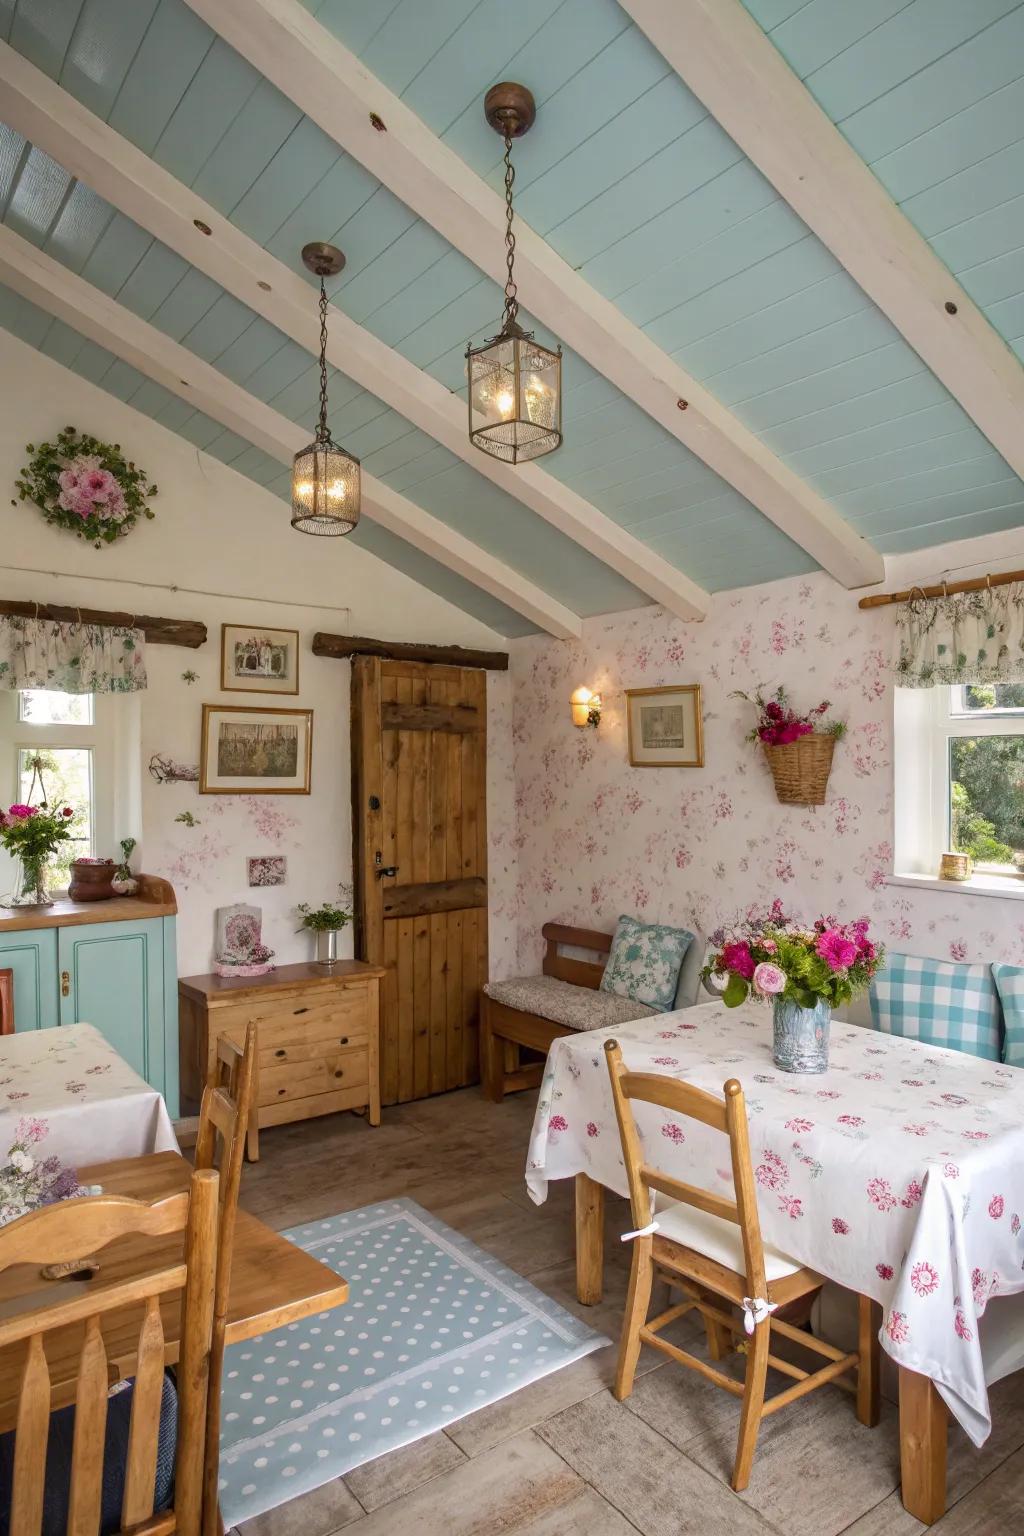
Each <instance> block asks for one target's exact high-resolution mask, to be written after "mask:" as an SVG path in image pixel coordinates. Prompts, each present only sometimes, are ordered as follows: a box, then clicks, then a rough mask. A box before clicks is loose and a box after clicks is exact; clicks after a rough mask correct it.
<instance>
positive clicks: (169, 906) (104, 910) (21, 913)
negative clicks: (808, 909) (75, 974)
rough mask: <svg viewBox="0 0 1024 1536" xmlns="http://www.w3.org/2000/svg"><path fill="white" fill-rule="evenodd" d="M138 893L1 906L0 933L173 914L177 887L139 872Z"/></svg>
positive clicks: (175, 905)
mask: <svg viewBox="0 0 1024 1536" xmlns="http://www.w3.org/2000/svg"><path fill="white" fill-rule="evenodd" d="M138 881H139V893H138V895H137V896H112V897H111V898H110V900H109V901H68V900H67V899H66V898H65V899H64V900H62V901H55V902H54V904H53V906H52V907H0V933H19V932H24V931H25V930H26V929H29V928H77V927H80V926H82V925H84V924H86V923H131V922H138V920H139V919H140V918H144V917H173V916H174V915H175V913H176V912H177V910H178V903H177V901H176V900H175V898H174V887H173V886H172V885H171V883H170V881H168V880H161V878H160V876H159V875H139V876H138Z"/></svg>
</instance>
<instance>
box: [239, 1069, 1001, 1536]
mask: <svg viewBox="0 0 1024 1536" xmlns="http://www.w3.org/2000/svg"><path fill="white" fill-rule="evenodd" d="M533 1102H534V1095H533V1094H516V1095H514V1096H512V1097H510V1098H509V1099H507V1100H506V1101H505V1103H504V1104H501V1105H494V1104H489V1103H487V1102H486V1101H485V1100H484V1099H483V1097H482V1095H481V1094H480V1092H479V1090H478V1089H466V1090H465V1091H463V1092H461V1093H457V1094H446V1095H443V1096H441V1097H439V1098H436V1099H426V1100H422V1101H420V1102H418V1103H415V1104H407V1105H402V1106H398V1107H395V1108H391V1109H387V1110H385V1112H384V1122H383V1124H382V1125H381V1126H380V1127H379V1128H378V1129H377V1130H371V1129H370V1128H369V1127H368V1126H367V1125H366V1123H365V1121H364V1120H362V1119H359V1118H358V1117H356V1116H352V1115H333V1116H330V1117H328V1118H325V1119H323V1120H312V1121H308V1122H306V1123H304V1124H296V1125H292V1126H283V1127H280V1128H279V1129H277V1130H272V1131H266V1132H264V1133H262V1135H261V1137H260V1142H261V1159H260V1162H259V1163H258V1164H255V1165H252V1166H247V1168H246V1172H245V1175H244V1179H243V1185H242V1202H243V1204H244V1205H245V1206H246V1207H247V1208H248V1209H249V1210H251V1211H252V1212H254V1213H255V1214H256V1215H258V1216H260V1217H262V1218H263V1219H264V1220H265V1221H267V1222H269V1223H270V1224H271V1225H272V1226H275V1227H290V1226H295V1225H297V1224H298V1223H300V1222H304V1221H312V1220H316V1219H317V1218H319V1217H321V1216H327V1215H331V1214H333V1213H334V1212H337V1211H341V1210H345V1209H348V1208H350V1207H353V1206H359V1205H367V1204H369V1203H371V1202H372V1201H375V1200H385V1199H389V1198H393V1197H395V1196H398V1195H409V1196H411V1198H412V1199H414V1200H417V1201H419V1203H420V1204H421V1205H423V1206H425V1207H426V1209H427V1210H429V1211H431V1212H432V1213H433V1214H434V1215H435V1216H438V1217H440V1218H441V1220H443V1221H446V1222H448V1223H449V1224H450V1225H451V1226H453V1227H455V1228H456V1229H457V1230H458V1231H460V1232H464V1233H465V1234H466V1236H467V1237H470V1238H472V1239H473V1241H474V1242H476V1243H479V1245H480V1246H481V1247H482V1248H485V1249H487V1250H488V1251H489V1252H491V1253H493V1254H495V1255H497V1257H499V1258H500V1259H501V1260H503V1262H504V1263H506V1264H508V1265H509V1266H510V1268H512V1269H515V1270H517V1271H518V1272H519V1273H520V1274H522V1275H526V1276H528V1277H529V1279H530V1280H531V1281H532V1282H533V1284H534V1285H536V1286H537V1287H538V1288H539V1289H541V1290H543V1291H546V1292H547V1293H548V1294H549V1295H551V1296H554V1297H555V1298H556V1299H557V1300H558V1301H559V1302H561V1303H562V1305H563V1306H566V1307H568V1308H570V1309H572V1310H574V1311H577V1312H578V1313H579V1314H580V1315H581V1316H585V1317H586V1319H587V1321H588V1322H589V1323H590V1324H591V1325H592V1326H593V1327H595V1328H597V1329H598V1330H599V1331H601V1332H604V1333H607V1334H608V1335H609V1337H610V1338H616V1337H617V1334H618V1327H619V1322H620V1320H621V1316H622V1305H623V1299H624V1295H625V1285H626V1275H627V1270H628V1262H629V1254H628V1252H627V1251H626V1250H625V1248H623V1246H622V1245H620V1244H619V1243H618V1242H617V1241H616V1240H615V1239H616V1236H617V1234H618V1233H619V1232H620V1231H622V1230H624V1229H625V1227H626V1226H627V1225H628V1220H627V1217H628V1212H627V1210H626V1207H625V1206H624V1205H623V1204H620V1203H619V1202H618V1201H615V1200H610V1201H609V1202H608V1207H609V1210H608V1223H609V1228H608V1230H609V1242H608V1244H607V1250H608V1252H607V1273H606V1278H605V1299H604V1301H603V1302H602V1303H601V1304H600V1306H598V1307H588V1308H581V1307H580V1306H579V1305H578V1303H577V1301H576V1298H575V1292H574V1274H573V1257H572V1256H573V1232H572V1190H571V1188H570V1187H569V1186H568V1185H567V1184H562V1185H558V1186H555V1187H553V1189H552V1192H551V1194H550V1196H549V1198H548V1201H547V1203H546V1205H544V1206H542V1207H540V1208H538V1207H536V1206H534V1205H533V1203H532V1201H531V1200H530V1198H529V1196H528V1195H527V1193H526V1187H525V1184H524V1182H523V1165H524V1161H525V1154H526V1144H527V1137H528V1133H529V1128H530V1124H531V1121H532V1118H533ZM681 1326H682V1328H683V1330H684V1331H685V1336H686V1337H688V1339H693V1338H694V1337H695V1333H696V1332H697V1331H698V1330H696V1329H695V1327H694V1325H693V1324H692V1323H690V1321H689V1320H688V1319H687V1320H684V1323H683V1324H682V1325H681ZM689 1347H694V1348H698V1349H699V1348H700V1344H699V1343H697V1344H692V1345H690V1346H689ZM614 1354H615V1352H614V1349H613V1348H612V1347H609V1348H608V1349H606V1350H601V1351H599V1352H596V1353H595V1354H593V1355H590V1356H588V1357H587V1358H586V1359H583V1360H580V1361H577V1362H576V1363H575V1364H573V1365H571V1366H569V1367H568V1368H567V1369H566V1370H563V1371H559V1372H556V1373H555V1374H554V1375H553V1376H549V1377H547V1378H546V1379H545V1380H543V1381H540V1382H536V1383H534V1384H533V1385H532V1386H529V1387H527V1388H525V1389H524V1390H523V1391H521V1392H517V1393H515V1394H514V1395H513V1396H511V1397H509V1398H506V1399H505V1400H504V1401H502V1402H499V1403H495V1404H493V1405H492V1406H491V1407H488V1408H484V1409H481V1410H480V1411H479V1412H477V1413H475V1414H473V1415H471V1416H470V1417H469V1418H466V1419H463V1420H461V1422H459V1423H457V1424H453V1425H451V1426H450V1427H449V1428H448V1429H447V1430H444V1431H439V1432H438V1433H436V1434H433V1435H431V1436H429V1437H428V1438H427V1439H424V1440H420V1441H418V1442H417V1443H416V1444H414V1445H412V1446H409V1447H407V1448H405V1449H404V1450H400V1451H396V1452H393V1453H392V1454H391V1455H388V1456H383V1457H381V1458H380V1459H379V1460H378V1461H374V1462H369V1463H367V1465H365V1466H363V1467H359V1468H357V1469H356V1470H355V1471H354V1472H350V1473H349V1474H348V1476H347V1477H345V1478H342V1479H339V1480H337V1481H335V1482H333V1483H330V1484H327V1485H326V1486H325V1487H323V1488H320V1489H318V1490H317V1491H316V1492H315V1493H312V1494H306V1495H304V1496H303V1497H301V1498H298V1499H296V1500H294V1501H293V1502H292V1503H291V1504H286V1505H283V1506H282V1507H281V1508H279V1509H276V1510H274V1511H273V1512H271V1513H270V1514H267V1515H263V1516H261V1517H260V1518H259V1519H256V1520H252V1521H249V1522H247V1523H246V1525H245V1526H243V1527H242V1536H329V1533H331V1532H334V1531H340V1530H344V1531H346V1532H351V1533H352V1536H576V1533H579V1536H630V1533H636V1532H640V1533H642V1536H680V1533H683V1532H691V1531H692V1532H699V1533H700V1536H773V1533H774V1536H780V1533H781V1536H838V1533H839V1532H845V1533H846V1536H912V1533H913V1532H915V1531H923V1530H924V1529H925V1527H924V1526H922V1525H921V1524H920V1522H919V1521H917V1520H915V1519H913V1518H912V1517H911V1516H910V1515H908V1514H907V1513H906V1511H905V1510H904V1508H903V1506H902V1504H901V1502H900V1497H899V1489H898V1483H899V1461H898V1448H897V1418H896V1411H895V1408H894V1407H893V1406H892V1404H891V1403H886V1404H885V1405H884V1412H883V1417H882V1423H881V1425H880V1426H879V1428H878V1429H876V1430H867V1429H865V1428H863V1426H861V1425H859V1424H858V1423H857V1421H856V1419H855V1418H854V1416H853V1409H852V1404H851V1401H850V1399H849V1397H848V1396H847V1395H846V1394H845V1393H841V1392H839V1391H833V1390H832V1389H830V1388H828V1387H825V1388H823V1389H822V1390H821V1391H820V1392H816V1393H814V1394H813V1395H812V1396H811V1397H810V1398H808V1399H805V1400H803V1401H801V1402H797V1403H794V1404H792V1405H791V1406H790V1407H789V1408H788V1409H784V1410H783V1411H782V1412H781V1413H779V1414H778V1415H777V1416H775V1417H773V1418H771V1419H768V1420H767V1421H766V1422H765V1424H764V1426H763V1428H762V1431H761V1436H760V1440H759V1443H758V1451H757V1457H756V1459H755V1463H754V1472H753V1476H752V1478H751V1482H750V1487H749V1488H748V1489H747V1490H746V1491H745V1492H744V1493H743V1494H735V1493H733V1492H732V1490H731V1489H730V1487H729V1472H730V1469H731V1464H732V1457H733V1453H734V1449H735V1435H736V1428H737V1422H738V1420H737V1414H738V1406H737V1404H736V1402H735V1400H734V1399H732V1398H731V1397H729V1396H728V1395H727V1394H726V1393H724V1392H722V1391H720V1390H719V1389H717V1388H715V1387H713V1386H711V1385H710V1384H709V1383H706V1382H704V1381H703V1380H702V1379H701V1378H699V1377H697V1376H696V1375H694V1373H693V1372H690V1371H685V1370H683V1369H682V1368H680V1367H678V1366H674V1365H672V1364H671V1363H670V1362H668V1361H665V1360H664V1359H663V1358H662V1357H661V1356H658V1355H654V1354H653V1353H652V1352H650V1351H645V1353H644V1356H643V1357H642V1359H641V1373H640V1376H639V1378H638V1381H637V1385H636V1388H635V1390H634V1392H633V1395H632V1397H631V1398H630V1399H629V1401H628V1402H626V1403H617V1402H616V1401H615V1400H614V1398H613V1397H612V1395H611V1393H610V1392H609V1390H608V1385H609V1382H610V1380H611V1376H612V1372H613V1364H614ZM993 1406H994V1417H995V1428H994V1430H993V1433H992V1435H991V1437H990V1439H989V1441H988V1442H987V1444H986V1445H985V1446H984V1448H983V1449H982V1450H981V1451H977V1450H975V1449H974V1448H973V1447H972V1446H971V1445H970V1443H969V1442H968V1441H967V1439H966V1437H965V1436H964V1435H963V1434H962V1433H961V1432H960V1431H959V1429H956V1428H954V1429H953V1430H952V1432H951V1436H950V1458H949V1501H950V1504H949V1509H948V1512H947V1514H946V1515H945V1516H944V1518H943V1519H942V1520H941V1521H939V1523H938V1524H937V1525H935V1526H933V1527H932V1529H933V1531H934V1532H935V1533H936V1536H1011V1533H1013V1532H1016V1531H1024V1373H1020V1374H1018V1375H1016V1376H1014V1377H1011V1378H1009V1379H1008V1380H1006V1381H1004V1382H1001V1383H1000V1384H999V1385H998V1386H997V1387H996V1388H995V1389H994V1391H993Z"/></svg>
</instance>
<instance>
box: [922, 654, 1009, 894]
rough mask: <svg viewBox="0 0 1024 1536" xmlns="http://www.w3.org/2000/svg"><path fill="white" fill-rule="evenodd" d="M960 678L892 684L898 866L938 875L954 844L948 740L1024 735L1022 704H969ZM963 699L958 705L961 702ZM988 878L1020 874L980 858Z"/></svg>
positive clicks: (978, 866)
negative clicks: (926, 685) (911, 684)
mask: <svg viewBox="0 0 1024 1536" xmlns="http://www.w3.org/2000/svg"><path fill="white" fill-rule="evenodd" d="M964 686H966V685H962V684H944V685H942V686H939V687H936V688H897V689H895V690H894V701H895V702H894V720H893V727H894V728H893V773H894V794H893V813H894V821H895V826H894V849H893V851H894V870H895V873H896V874H897V875H911V876H935V875H937V873H938V869H939V861H940V859H941V857H942V854H943V853H944V852H946V851H947V849H948V848H949V847H950V841H951V826H950V797H951V785H950V772H949V745H950V742H951V741H953V740H955V739H956V738H958V737H975V738H977V737H984V736H1024V709H992V710H969V709H967V708H966V706H965V705H964V703H963V688H964ZM958 705H959V707H957V706H958ZM975 869H976V870H977V872H978V873H979V874H980V875H983V876H985V877H987V878H989V879H1008V880H1015V879H1017V878H1018V876H1017V875H1016V873H1015V872H1013V871H1010V870H1008V869H1007V868H1006V867H1005V866H1004V865H996V864H988V865H986V864H976V865H975Z"/></svg>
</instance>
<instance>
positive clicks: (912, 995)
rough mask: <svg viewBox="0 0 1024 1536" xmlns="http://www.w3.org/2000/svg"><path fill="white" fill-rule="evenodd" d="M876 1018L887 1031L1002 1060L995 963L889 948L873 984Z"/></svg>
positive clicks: (872, 998) (873, 1019)
mask: <svg viewBox="0 0 1024 1536" xmlns="http://www.w3.org/2000/svg"><path fill="white" fill-rule="evenodd" d="M871 1021H872V1023H873V1024H874V1026H875V1028H876V1029H880V1030H883V1031H884V1032H885V1033H886V1034H890V1035H905V1036H907V1037H908V1038H909V1039H912V1040H920V1041H921V1042H922V1043H923V1044H925V1045H942V1046H945V1047H947V1049H949V1050H951V1051H967V1052H968V1053H969V1054H970V1055H972V1056H982V1057H984V1058H985V1059H986V1060H987V1061H998V1060H999V1053H1000V1028H999V1025H1000V1015H999V994H998V992H997V991H996V984H995V981H994V980H993V978H992V967H991V966H987V965H954V964H952V963H951V962H950V961H948V960H921V959H918V958H917V957H916V956H914V955H898V954H892V953H891V952H890V954H889V956H888V959H887V962H886V967H885V970H884V971H882V972H881V973H880V974H879V975H878V976H876V977H875V979H874V981H873V982H872V983H871Z"/></svg>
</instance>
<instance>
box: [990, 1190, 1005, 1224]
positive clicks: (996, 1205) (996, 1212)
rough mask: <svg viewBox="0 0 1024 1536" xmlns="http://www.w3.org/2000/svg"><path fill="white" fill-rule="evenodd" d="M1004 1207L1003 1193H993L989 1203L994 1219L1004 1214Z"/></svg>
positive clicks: (996, 1219)
mask: <svg viewBox="0 0 1024 1536" xmlns="http://www.w3.org/2000/svg"><path fill="white" fill-rule="evenodd" d="M1004 1209H1005V1205H1004V1202H1003V1197H1002V1195H993V1196H992V1199H991V1200H990V1201H989V1203H988V1213H989V1215H990V1216H991V1217H992V1220H993V1221H998V1220H999V1218H1000V1216H1001V1215H1002V1214H1003V1211H1004Z"/></svg>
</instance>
